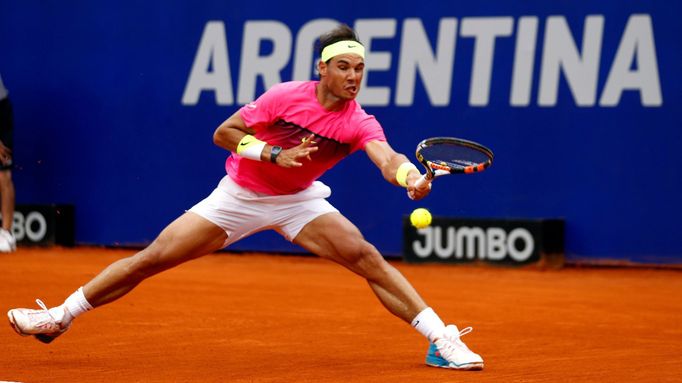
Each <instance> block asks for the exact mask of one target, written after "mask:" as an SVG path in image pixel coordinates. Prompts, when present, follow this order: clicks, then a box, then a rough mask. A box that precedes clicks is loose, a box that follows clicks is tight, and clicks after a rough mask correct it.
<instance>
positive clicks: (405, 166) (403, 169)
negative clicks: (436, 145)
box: [395, 162, 419, 188]
mask: <svg viewBox="0 0 682 383" xmlns="http://www.w3.org/2000/svg"><path fill="white" fill-rule="evenodd" d="M410 170H416V171H417V172H418V171H419V169H417V167H416V166H415V165H414V164H413V163H411V162H403V163H402V164H400V166H398V171H397V172H396V173H395V180H396V181H398V184H399V185H400V186H402V187H404V188H406V187H407V174H408V173H409V172H410Z"/></svg>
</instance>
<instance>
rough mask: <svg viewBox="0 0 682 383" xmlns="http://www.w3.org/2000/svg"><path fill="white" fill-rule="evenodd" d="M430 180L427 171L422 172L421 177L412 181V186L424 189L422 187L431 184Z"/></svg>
mask: <svg viewBox="0 0 682 383" xmlns="http://www.w3.org/2000/svg"><path fill="white" fill-rule="evenodd" d="M431 180H432V178H431V177H429V174H428V173H426V174H423V175H422V176H421V177H419V179H418V180H417V182H415V183H414V187H415V188H417V189H424V188H427V187H430V186H431ZM427 185H428V186H427Z"/></svg>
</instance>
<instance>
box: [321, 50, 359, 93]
mask: <svg viewBox="0 0 682 383" xmlns="http://www.w3.org/2000/svg"><path fill="white" fill-rule="evenodd" d="M319 69H320V76H321V77H322V78H323V79H324V80H325V81H326V84H327V89H329V91H330V92H331V93H332V94H333V95H334V96H336V97H338V98H341V99H344V100H352V99H354V98H355V97H357V95H358V92H360V83H361V82H362V75H363V74H364V71H365V60H364V59H363V58H362V57H360V56H358V55H356V54H353V53H346V54H342V55H338V56H335V57H333V58H332V59H331V60H329V62H328V63H327V64H326V65H325V64H324V63H322V65H320V68H319Z"/></svg>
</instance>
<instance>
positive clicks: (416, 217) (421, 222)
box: [410, 207, 431, 229]
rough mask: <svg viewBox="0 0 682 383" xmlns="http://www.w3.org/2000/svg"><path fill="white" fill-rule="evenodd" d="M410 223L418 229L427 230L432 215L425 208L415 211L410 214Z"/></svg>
mask: <svg viewBox="0 0 682 383" xmlns="http://www.w3.org/2000/svg"><path fill="white" fill-rule="evenodd" d="M410 223H412V226H414V227H416V228H417V229H422V228H425V227H427V226H429V225H430V224H431V213H429V211H428V210H426V209H424V208H423V207H420V208H418V209H414V211H412V214H410Z"/></svg>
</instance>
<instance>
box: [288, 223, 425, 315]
mask: <svg viewBox="0 0 682 383" xmlns="http://www.w3.org/2000/svg"><path fill="white" fill-rule="evenodd" d="M294 243H296V244H298V245H300V246H302V247H304V248H305V249H307V250H309V251H311V252H313V253H315V254H317V255H319V256H320V257H322V258H327V259H330V260H332V261H334V262H337V263H339V264H341V265H343V266H344V267H346V268H348V269H349V270H351V271H353V272H354V273H356V274H358V275H360V276H362V277H364V278H365V279H366V280H367V282H368V283H369V285H370V287H371V288H372V290H373V291H374V293H375V294H376V295H377V297H378V298H379V300H380V301H381V303H382V304H383V305H384V306H385V307H386V308H387V309H388V310H389V311H390V312H391V313H393V314H394V315H395V316H397V317H399V318H400V319H402V320H404V321H405V322H407V323H410V322H411V321H412V319H413V318H414V317H415V316H417V314H419V313H420V312H421V311H423V310H424V309H425V308H426V307H427V305H426V303H425V302H424V300H423V299H422V298H421V297H420V296H419V294H418V293H417V291H416V290H415V289H414V288H413V287H412V285H411V284H410V283H409V282H408V281H407V279H405V277H404V276H403V275H402V274H401V273H400V271H398V270H397V269H396V268H395V267H393V266H392V265H390V264H389V263H388V262H386V260H385V259H384V258H383V257H382V256H381V254H380V253H379V251H378V250H377V249H376V248H375V247H374V246H373V245H372V244H371V243H369V242H367V241H366V240H365V239H364V238H363V236H362V234H361V233H360V230H358V228H357V227H356V226H355V225H354V224H353V223H352V222H350V221H349V220H348V219H347V218H346V217H344V216H343V215H341V214H339V213H329V214H324V215H322V216H320V217H318V218H316V219H315V220H313V221H312V222H310V223H308V224H307V225H306V226H305V227H304V228H303V230H301V232H300V233H299V234H298V235H297V236H296V238H295V239H294Z"/></svg>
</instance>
